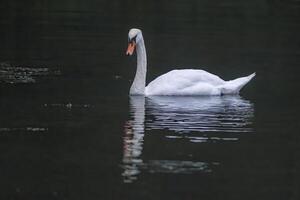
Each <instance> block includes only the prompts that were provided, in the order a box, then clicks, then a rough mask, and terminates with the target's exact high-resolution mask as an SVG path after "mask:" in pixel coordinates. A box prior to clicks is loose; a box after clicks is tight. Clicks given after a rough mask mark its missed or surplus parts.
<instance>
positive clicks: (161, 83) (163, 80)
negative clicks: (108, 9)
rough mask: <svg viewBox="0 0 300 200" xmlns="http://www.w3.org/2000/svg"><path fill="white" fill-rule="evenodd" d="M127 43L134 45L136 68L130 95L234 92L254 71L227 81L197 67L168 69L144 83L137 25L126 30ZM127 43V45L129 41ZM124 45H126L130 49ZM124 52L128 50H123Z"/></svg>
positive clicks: (144, 60)
mask: <svg viewBox="0 0 300 200" xmlns="http://www.w3.org/2000/svg"><path fill="white" fill-rule="evenodd" d="M128 37H129V42H130V44H132V43H133V44H134V45H135V46H136V52H137V71H136V75H135V78H134V81H133V84H132V86H131V88H130V94H131V95H146V96H151V95H182V96H195V95H222V94H238V93H239V91H240V90H241V89H242V87H243V86H244V85H246V84H247V83H248V82H249V81H250V80H251V79H252V78H253V77H254V76H255V73H253V74H251V75H249V76H246V77H242V78H237V79H234V80H231V81H224V80H223V79H221V78H220V77H218V76H216V75H214V74H211V73H209V72H206V71H204V70H197V69H182V70H172V71H170V72H168V73H166V74H163V75H161V76H159V77H157V78H156V79H154V80H153V81H152V82H150V83H149V84H148V86H147V87H145V82H146V72H147V57H146V49H145V44H144V39H143V36H142V32H141V30H139V29H131V30H130V31H129V33H128ZM129 47H130V45H129ZM129 47H128V49H130V48H129ZM127 54H130V55H131V54H132V51H129V50H127Z"/></svg>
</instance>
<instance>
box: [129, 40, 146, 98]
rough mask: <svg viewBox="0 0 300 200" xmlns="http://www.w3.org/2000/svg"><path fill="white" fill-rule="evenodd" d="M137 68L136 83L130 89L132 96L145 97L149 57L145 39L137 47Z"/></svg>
mask: <svg viewBox="0 0 300 200" xmlns="http://www.w3.org/2000/svg"><path fill="white" fill-rule="evenodd" d="M136 54H137V68H136V74H135V78H134V81H133V83H132V85H131V88H130V94H131V95H144V94H145V86H146V73H147V57H146V48H145V43H144V39H143V37H141V39H140V41H139V42H138V43H137V45H136Z"/></svg>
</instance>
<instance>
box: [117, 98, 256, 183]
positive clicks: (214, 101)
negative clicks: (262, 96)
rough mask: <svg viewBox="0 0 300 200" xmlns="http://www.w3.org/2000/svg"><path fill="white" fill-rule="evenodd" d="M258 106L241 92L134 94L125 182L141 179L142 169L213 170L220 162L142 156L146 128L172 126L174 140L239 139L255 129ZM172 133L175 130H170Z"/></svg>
mask: <svg viewBox="0 0 300 200" xmlns="http://www.w3.org/2000/svg"><path fill="white" fill-rule="evenodd" d="M253 116H254V108H253V105H252V103H250V102H249V101H247V100H244V99H242V98H241V97H239V96H222V97H172V96H166V97H163V96H153V97H147V98H144V97H140V96H133V97H130V117H131V120H129V121H128V122H127V123H126V125H125V136H124V151H123V168H124V172H123V174H122V175H123V177H124V182H132V181H133V180H135V179H137V175H138V174H139V173H140V172H141V170H148V171H149V172H152V173H156V172H157V173H158V172H159V173H195V172H203V173H206V172H210V171H211V169H210V168H211V167H212V166H213V165H216V164H218V163H206V162H195V161H183V160H179V161H178V160H177V161H174V160H150V161H147V162H145V161H143V160H142V159H141V155H142V151H143V141H144V131H145V129H146V130H156V129H158V130H170V131H167V133H169V134H168V135H166V136H165V137H166V138H168V139H170V140H178V139H187V140H188V141H190V142H226V141H236V140H238V139H239V135H240V134H241V133H249V132H252V127H251V124H252V119H253ZM170 133H171V134H170Z"/></svg>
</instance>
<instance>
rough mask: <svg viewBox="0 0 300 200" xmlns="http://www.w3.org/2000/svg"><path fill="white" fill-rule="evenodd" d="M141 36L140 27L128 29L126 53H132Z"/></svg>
mask: <svg viewBox="0 0 300 200" xmlns="http://www.w3.org/2000/svg"><path fill="white" fill-rule="evenodd" d="M142 38H143V36H142V31H141V30H140V29H137V28H132V29H130V30H129V32H128V47H127V51H126V55H129V56H131V55H132V54H133V52H134V50H135V46H136V45H137V44H138V43H139V42H140V41H141V39H142Z"/></svg>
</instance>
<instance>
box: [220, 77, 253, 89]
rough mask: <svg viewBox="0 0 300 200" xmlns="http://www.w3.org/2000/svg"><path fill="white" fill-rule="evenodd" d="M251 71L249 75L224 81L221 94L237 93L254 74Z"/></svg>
mask: <svg viewBox="0 0 300 200" xmlns="http://www.w3.org/2000/svg"><path fill="white" fill-rule="evenodd" d="M255 75H256V74H255V73H253V74H251V75H249V76H245V77H241V78H237V79H234V80H231V81H226V83H225V84H224V85H223V86H222V88H221V93H222V94H238V93H239V92H240V90H241V89H242V88H243V87H244V86H245V85H246V84H247V83H248V82H249V81H250V80H251V79H252V78H253V77H254V76H255Z"/></svg>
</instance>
